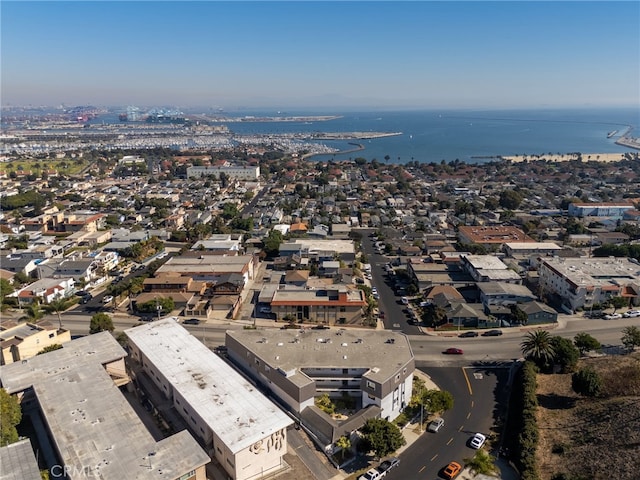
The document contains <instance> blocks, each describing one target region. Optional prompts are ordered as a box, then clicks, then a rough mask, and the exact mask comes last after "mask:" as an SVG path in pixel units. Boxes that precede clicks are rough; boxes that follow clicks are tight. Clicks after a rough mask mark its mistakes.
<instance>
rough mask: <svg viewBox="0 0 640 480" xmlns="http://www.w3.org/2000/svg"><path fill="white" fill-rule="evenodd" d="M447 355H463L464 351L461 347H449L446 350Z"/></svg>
mask: <svg viewBox="0 0 640 480" xmlns="http://www.w3.org/2000/svg"><path fill="white" fill-rule="evenodd" d="M442 353H444V354H446V355H462V354H463V353H464V352H463V351H462V349H461V348H447V349H446V350H445V351H444V352H442Z"/></svg>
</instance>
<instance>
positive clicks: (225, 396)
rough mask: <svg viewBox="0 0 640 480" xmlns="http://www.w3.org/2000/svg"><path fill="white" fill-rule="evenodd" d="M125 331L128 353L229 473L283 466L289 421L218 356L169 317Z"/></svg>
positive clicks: (251, 473) (246, 475)
mask: <svg viewBox="0 0 640 480" xmlns="http://www.w3.org/2000/svg"><path fill="white" fill-rule="evenodd" d="M125 333H126V334H127V336H128V337H129V343H130V348H131V358H132V359H133V360H134V361H135V362H136V363H137V364H139V365H140V367H141V368H142V370H143V371H144V373H145V374H146V375H147V376H148V377H149V378H150V379H151V380H152V381H153V383H154V384H155V385H156V386H157V387H158V389H159V390H160V391H161V392H163V394H164V396H165V397H166V398H167V399H169V400H171V402H172V403H173V406H174V408H175V410H176V411H177V412H178V413H179V414H180V415H181V416H182V418H183V419H184V421H185V422H186V423H187V424H188V425H189V429H190V431H191V432H192V433H193V434H194V435H196V436H197V437H198V438H199V439H200V441H201V442H202V444H203V445H205V449H206V451H207V453H208V454H209V455H210V456H211V458H215V460H216V461H217V462H218V463H219V464H220V466H221V467H222V468H224V470H225V471H226V472H227V474H228V475H229V477H231V478H233V479H234V480H251V479H259V478H264V477H265V476H271V475H274V474H275V473H277V472H279V471H280V470H282V469H284V468H285V464H284V463H283V456H284V454H285V453H286V452H287V427H289V426H290V425H292V424H293V421H292V420H291V419H290V418H289V417H288V416H287V415H286V414H284V413H283V412H282V411H281V410H280V409H279V408H278V407H277V406H276V405H275V404H273V403H272V402H271V401H270V400H269V399H267V398H266V397H265V396H264V395H262V393H260V392H259V391H258V390H257V389H256V388H255V387H254V386H253V385H252V384H251V383H249V382H248V381H247V380H245V379H244V378H243V377H242V376H241V375H240V374H238V373H237V372H236V371H235V370H234V369H233V368H231V367H230V366H229V365H228V364H227V363H226V362H225V361H224V360H222V359H221V358H220V357H218V356H217V355H216V354H214V353H212V352H211V351H210V350H209V349H208V348H207V347H206V346H204V345H203V344H202V343H201V342H200V341H199V340H197V339H196V338H195V337H193V336H192V335H191V334H190V333H189V332H188V331H187V330H186V329H185V328H184V327H182V326H181V325H179V324H178V323H176V322H175V321H174V320H172V319H165V320H160V321H157V322H153V323H150V324H147V325H142V326H139V327H134V328H131V329H129V330H126V331H125ZM122 478H126V477H122Z"/></svg>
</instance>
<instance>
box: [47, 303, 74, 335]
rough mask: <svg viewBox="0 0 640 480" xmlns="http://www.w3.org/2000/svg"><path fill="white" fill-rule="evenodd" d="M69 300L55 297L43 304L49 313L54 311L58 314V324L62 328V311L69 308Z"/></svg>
mask: <svg viewBox="0 0 640 480" xmlns="http://www.w3.org/2000/svg"><path fill="white" fill-rule="evenodd" d="M69 303H70V302H69V301H68V300H66V299H64V298H56V299H55V300H51V301H50V302H49V303H48V304H47V305H45V306H44V309H45V311H47V312H50V313H56V314H57V315H58V326H59V327H60V329H62V315H61V314H62V312H64V311H65V310H66V309H67V308H69Z"/></svg>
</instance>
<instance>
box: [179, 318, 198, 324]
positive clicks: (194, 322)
mask: <svg viewBox="0 0 640 480" xmlns="http://www.w3.org/2000/svg"><path fill="white" fill-rule="evenodd" d="M182 323H184V324H185V325H200V320H199V319H197V318H189V319H187V320H185V321H184V322H182Z"/></svg>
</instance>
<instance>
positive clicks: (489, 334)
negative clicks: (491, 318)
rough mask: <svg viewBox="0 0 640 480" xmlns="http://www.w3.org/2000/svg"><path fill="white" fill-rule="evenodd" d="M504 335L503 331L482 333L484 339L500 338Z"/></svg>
mask: <svg viewBox="0 0 640 480" xmlns="http://www.w3.org/2000/svg"><path fill="white" fill-rule="evenodd" d="M500 335H502V330H487V331H486V332H483V333H482V336H483V337H499V336H500Z"/></svg>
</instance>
